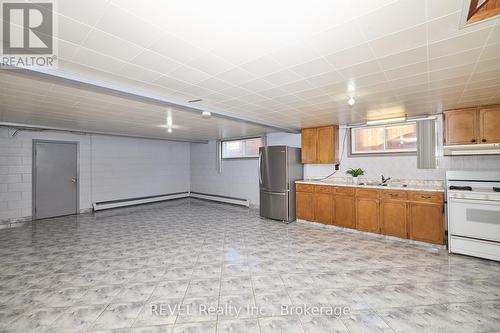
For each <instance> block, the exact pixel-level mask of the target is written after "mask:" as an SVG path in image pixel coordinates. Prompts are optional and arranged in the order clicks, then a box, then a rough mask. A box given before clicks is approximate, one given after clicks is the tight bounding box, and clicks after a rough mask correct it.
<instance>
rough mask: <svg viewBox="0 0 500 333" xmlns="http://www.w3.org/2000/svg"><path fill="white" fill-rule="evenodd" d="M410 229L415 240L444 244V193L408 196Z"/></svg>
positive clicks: (410, 194) (414, 193) (412, 194)
mask: <svg viewBox="0 0 500 333" xmlns="http://www.w3.org/2000/svg"><path fill="white" fill-rule="evenodd" d="M408 200H410V201H409V202H408V212H407V219H408V227H409V236H410V238H411V239H413V240H417V241H423V242H430V243H436V244H444V219H443V214H444V204H443V201H444V198H443V193H425V192H411V193H409V194H408Z"/></svg>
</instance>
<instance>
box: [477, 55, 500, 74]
mask: <svg viewBox="0 0 500 333" xmlns="http://www.w3.org/2000/svg"><path fill="white" fill-rule="evenodd" d="M476 66H477V67H476V69H475V72H477V73H481V72H488V71H495V70H499V69H500V54H499V55H498V58H493V59H488V60H484V61H479V62H478V63H477V64H476Z"/></svg>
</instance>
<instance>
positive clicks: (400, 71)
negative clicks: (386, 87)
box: [385, 61, 427, 80]
mask: <svg viewBox="0 0 500 333" xmlns="http://www.w3.org/2000/svg"><path fill="white" fill-rule="evenodd" d="M426 72H427V62H426V61H425V62H418V63H416V64H412V65H408V66H404V67H399V68H394V69H391V70H388V71H386V72H385V75H386V76H387V79H388V80H396V79H400V78H403V77H407V76H413V75H417V74H421V73H426Z"/></svg>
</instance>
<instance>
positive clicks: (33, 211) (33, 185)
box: [31, 139, 80, 220]
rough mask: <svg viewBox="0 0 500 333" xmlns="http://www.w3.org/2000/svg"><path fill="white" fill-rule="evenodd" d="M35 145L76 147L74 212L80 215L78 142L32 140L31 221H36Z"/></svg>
mask: <svg viewBox="0 0 500 333" xmlns="http://www.w3.org/2000/svg"><path fill="white" fill-rule="evenodd" d="M37 143H59V144H74V145H76V212H75V214H79V213H80V142H78V141H63V140H45V139H33V142H32V149H31V150H32V157H31V158H32V162H31V178H32V179H31V219H32V220H37V216H36V144H37Z"/></svg>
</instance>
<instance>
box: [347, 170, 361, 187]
mask: <svg viewBox="0 0 500 333" xmlns="http://www.w3.org/2000/svg"><path fill="white" fill-rule="evenodd" d="M345 173H346V174H348V175H351V176H352V182H353V184H357V183H358V177H359V176H363V175H364V174H365V171H364V170H363V169H361V168H357V169H353V168H351V169H349V170H347V171H346V172H345Z"/></svg>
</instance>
